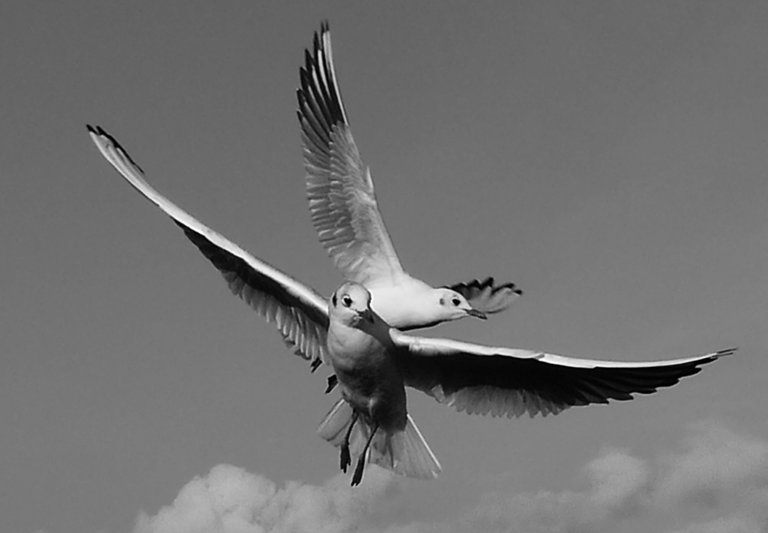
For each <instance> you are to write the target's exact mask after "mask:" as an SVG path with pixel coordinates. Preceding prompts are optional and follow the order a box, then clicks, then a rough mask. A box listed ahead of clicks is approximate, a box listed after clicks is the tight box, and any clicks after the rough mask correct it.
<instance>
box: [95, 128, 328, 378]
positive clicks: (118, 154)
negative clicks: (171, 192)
mask: <svg viewBox="0 0 768 533" xmlns="http://www.w3.org/2000/svg"><path fill="white" fill-rule="evenodd" d="M88 131H89V133H90V135H91V139H92V140H93V142H94V143H95V144H96V146H97V147H98V149H99V151H100V152H101V154H102V155H103V156H104V157H105V158H106V159H107V161H109V163H110V164H111V165H112V166H113V167H114V168H115V170H117V171H118V172H119V173H120V175H121V176H123V178H125V179H126V180H127V181H128V182H129V183H130V184H131V185H132V186H133V187H134V188H135V189H136V190H138V191H139V192H140V193H141V194H142V195H143V196H144V197H145V198H147V199H148V200H149V201H150V202H152V203H153V204H155V205H156V206H157V207H159V208H160V209H161V210H162V211H163V212H164V213H165V214H166V215H168V216H169V217H171V219H173V221H174V222H175V223H176V224H178V225H179V226H180V227H181V229H182V230H184V234H185V235H186V236H187V237H188V238H189V239H190V240H191V241H192V242H193V243H194V244H195V246H197V247H198V249H199V250H200V251H201V252H202V253H203V255H205V257H207V258H208V260H209V261H211V263H213V265H214V266H215V267H216V268H217V269H219V271H220V272H221V274H222V275H223V276H224V279H225V280H226V281H227V284H228V285H229V288H230V289H231V290H232V292H233V293H234V294H235V295H237V296H239V297H240V298H242V299H243V300H244V301H245V302H246V303H248V305H250V306H251V307H252V308H253V309H254V310H256V311H257V312H258V313H259V314H260V315H261V316H262V317H264V318H265V319H266V320H267V321H268V322H272V323H274V324H275V325H277V327H278V329H279V331H280V334H281V335H282V337H283V340H285V342H286V343H287V344H288V345H289V346H292V347H293V348H294V349H295V351H296V354H297V355H300V356H302V357H304V358H305V359H309V360H312V362H313V368H315V366H316V365H317V364H319V362H320V361H322V360H325V359H326V357H325V338H326V332H327V329H328V310H327V304H326V301H325V299H324V298H323V297H322V296H320V295H319V294H318V293H317V292H315V291H314V290H312V289H310V288H309V287H307V286H305V285H303V284H302V283H299V282H298V281H296V280H295V279H293V278H291V277H290V276H288V275H286V274H284V273H283V272H280V271H279V270H277V269H276V268H274V267H272V266H270V265H268V264H267V263H265V262H264V261H261V260H259V259H256V258H255V257H253V256H252V255H251V254H249V253H248V252H246V251H245V250H243V249H242V248H240V247H239V246H238V245H236V244H235V243H233V242H231V241H229V240H228V239H227V238H226V237H224V236H222V235H220V234H219V233H217V232H215V231H213V230H212V229H210V228H208V227H207V226H205V225H204V224H203V223H201V222H199V221H198V220H197V219H195V218H194V217H192V216H191V215H190V214H188V213H187V212H186V211H184V210H183V209H181V208H180V207H178V206H177V205H175V204H174V203H173V202H171V201H170V200H168V199H167V198H165V197H164V196H163V195H161V194H160V193H159V192H157V191H156V190H155V189H154V188H153V187H152V186H150V185H149V184H148V183H147V182H146V181H145V180H144V172H143V171H142V170H141V168H140V167H139V166H138V165H137V164H136V163H134V162H133V160H132V159H131V157H130V156H129V155H128V153H127V152H126V151H125V150H124V149H123V148H122V147H121V146H120V144H118V142H117V141H116V140H115V139H114V138H113V137H112V136H111V135H109V134H108V133H107V132H106V131H104V130H103V129H101V128H100V127H96V128H93V127H91V126H88Z"/></svg>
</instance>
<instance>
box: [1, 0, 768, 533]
mask: <svg viewBox="0 0 768 533" xmlns="http://www.w3.org/2000/svg"><path fill="white" fill-rule="evenodd" d="M1 11H2V14H1V16H0V50H2V52H0V71H1V72H2V73H3V76H2V83H0V97H2V101H3V103H4V105H3V106H2V112H1V113H2V120H0V146H1V147H2V148H0V172H2V175H3V179H2V182H1V183H2V194H1V195H0V198H2V209H0V239H1V240H0V242H1V243H2V247H3V250H4V251H5V253H4V254H3V260H2V261H0V279H3V280H5V281H4V284H3V291H2V295H3V303H4V305H2V307H0V313H1V316H0V324H1V325H0V333H1V334H0V358H2V367H3V371H2V372H1V373H0V479H1V480H2V484H1V485H2V487H1V488H0V530H2V531H9V532H18V533H35V532H38V531H44V532H46V533H131V532H134V531H135V532H137V533H149V532H152V533H160V532H163V533H165V532H169V533H170V532H172V531H174V532H190V531H212V530H215V531H222V532H227V533H229V532H234V531H238V532H240V531H242V532H253V531H270V530H275V531H286V530H303V529H304V528H308V529H309V530H315V531H317V530H320V526H323V527H327V528H328V529H327V530H328V531H345V530H350V531H351V530H353V529H355V528H357V529H359V530H363V531H376V532H389V533H395V532H399V533H405V532H414V533H415V532H425V531H427V532H432V531H445V530H447V531H464V530H475V531H566V530H568V531H611V532H636V531H637V532H640V531H642V532H646V531H651V530H652V531H669V532H671V531H679V532H683V531H694V530H695V531H704V532H706V531H718V532H723V531H726V532H727V531H761V529H759V528H760V527H762V528H765V527H766V524H768V511H766V509H768V483H767V482H766V480H767V479H768V426H766V422H765V407H766V406H767V405H768V391H767V390H766V388H765V386H764V380H765V376H766V375H768V359H767V358H766V348H767V347H768V327H766V325H765V323H766V318H767V317H768V268H767V267H766V265H768V214H766V209H765V204H766V201H768V181H766V179H765V173H766V169H768V146H766V138H768V99H767V97H766V95H768V69H767V68H766V64H768V34H766V32H765V28H766V25H767V24H768V5H767V4H766V3H765V2H757V1H755V2H748V1H744V2H729V3H725V2H703V1H689V2H668V1H665V2H661V1H647V2H630V1H625V2H583V3H573V2H566V1H563V2H546V3H545V2H538V1H528V2H514V3H513V2H499V3H491V2H479V3H478V2H466V3H459V2H440V3H431V4H427V3H426V2H424V3H415V2H387V3H378V4H374V3H352V2H348V3H346V2H311V3H310V2H307V3H305V4H301V3H297V2H283V3H280V4H278V3H276V2H275V3H269V4H268V3H264V2H250V3H226V4H224V3H219V4H216V5H214V4H213V3H210V2H203V1H194V2H185V3H181V2H130V3H126V2H95V1H93V2H85V1H78V2H60V3H54V2H33V1H29V2H28V1H23V2H22V1H11V2H4V3H3V7H2V10H1ZM323 19H328V20H329V21H330V24H331V29H332V32H333V44H334V54H335V55H334V57H335V61H336V67H337V72H338V76H339V83H340V85H341V90H342V93H343V95H344V100H345V103H346V107H347V111H348V114H349V118H350V122H351V125H352V128H353V131H354V134H355V138H356V140H357V143H358V146H359V148H360V150H361V153H362V155H363V158H364V159H365V161H366V162H367V163H368V164H369V165H370V166H371V170H372V173H373V177H374V180H375V181H376V187H377V193H378V198H379V203H380V206H381V209H382V212H383V215H384V217H385V220H386V222H387V225H388V228H389V231H390V233H391V235H392V238H393V240H394V242H395V246H396V247H397V249H398V252H399V255H400V258H401V260H402V262H403V264H404V265H405V266H406V268H407V269H408V270H409V271H410V272H412V273H413V274H415V275H417V276H419V277H421V278H423V279H426V280H429V281H431V282H433V283H434V284H441V283H449V282H457V281H464V280H468V279H471V278H473V277H482V276H485V275H489V274H491V275H495V276H496V277H497V279H499V280H511V281H515V282H517V283H518V284H519V286H520V287H521V288H522V289H524V290H525V291H526V292H525V295H524V296H523V298H521V299H520V300H519V301H518V302H516V303H515V305H514V307H513V308H512V309H510V310H509V311H507V312H506V313H504V314H502V315H498V316H497V317H495V318H494V319H493V320H488V321H487V322H482V323H481V322H479V321H463V322H461V323H454V324H450V325H446V326H442V327H440V328H437V329H435V330H434V331H432V332H431V333H432V334H436V335H445V336H450V337H458V338H462V339H467V340H475V341H479V342H483V343H488V344H498V345H509V346H515V347H524V348H534V349H541V350H547V351H550V352H555V353H562V354H566V355H574V356H580V357H591V358H605V359H621V360H651V359H661V358H668V357H680V356H686V355H694V354H698V353H706V352H709V351H713V350H716V349H720V348H726V347H729V346H732V345H737V346H739V347H740V348H741V350H740V351H739V352H738V353H737V355H736V356H734V357H732V358H730V359H728V360H724V361H720V362H718V363H716V364H714V365H711V366H709V367H706V368H704V370H703V371H702V372H701V373H700V374H698V375H696V376H694V377H692V378H689V379H686V380H684V381H683V382H682V383H681V384H679V385H677V386H676V387H673V388H671V389H666V390H663V391H662V392H660V393H657V394H655V395H653V396H648V397H642V398H639V399H637V400H635V401H633V402H629V403H620V404H613V405H611V406H607V407H606V406H597V407H589V408H577V409H572V410H569V411H566V412H565V413H563V414H561V415H559V416H557V417H549V418H547V419H541V418H537V419H534V420H529V419H520V420H506V419H492V418H481V417H470V416H468V415H465V414H458V413H456V412H454V411H453V410H452V409H451V408H449V407H446V406H441V405H438V404H436V403H435V402H434V401H433V400H431V399H429V398H426V397H423V396H420V395H418V394H417V393H414V392H413V391H412V392H411V393H410V395H409V409H410V412H411V414H412V415H413V417H414V419H415V420H416V422H417V423H418V425H419V427H420V428H421V430H422V432H423V434H424V436H425V438H426V439H427V440H428V442H429V443H430V444H431V446H432V448H433V450H434V451H435V453H436V455H437V456H438V458H439V459H440V461H441V462H442V464H443V466H444V472H443V474H442V475H441V476H440V478H439V479H438V480H437V481H434V482H421V481H410V480H408V481H402V480H398V479H396V480H393V479H391V478H390V477H388V476H386V475H384V474H382V473H380V472H379V473H375V469H371V470H370V472H369V473H368V474H367V477H366V481H365V483H364V485H363V487H362V488H361V489H360V490H358V491H352V492H350V491H348V490H347V488H346V485H347V483H348V480H346V479H345V478H340V477H338V476H337V464H338V456H337V452H336V450H335V449H333V448H331V447H330V446H328V444H327V443H325V442H324V441H322V439H320V438H319V437H317V436H316V435H315V433H314V432H315V427H316V426H317V424H318V422H319V421H320V419H321V418H322V416H323V415H324V414H325V412H326V411H327V409H328V408H329V407H330V406H331V404H332V403H333V398H332V397H329V396H324V395H323V393H322V392H323V388H324V384H325V383H324V378H325V375H326V372H325V371H321V372H319V375H310V374H309V372H308V368H307V365H306V363H304V362H303V361H301V360H300V359H298V358H297V357H295V356H292V355H291V353H290V352H289V351H288V350H287V349H285V347H284V346H283V344H282V342H281V340H280V338H279V335H278V334H277V333H276V332H275V330H274V328H273V327H272V326H271V325H267V324H265V323H264V322H263V321H262V320H261V319H260V318H259V317H258V316H256V315H255V314H254V313H253V312H251V311H250V310H249V308H248V307H247V306H246V305H244V304H243V303H242V302H240V301H238V300H237V299H236V298H233V297H232V296H231V295H230V294H229V291H228V290H227V288H226V285H225V283H224V281H223V280H222V279H221V278H220V276H219V274H218V272H216V271H215V269H214V268H213V267H212V266H211V265H210V264H209V263H208V262H207V261H206V260H205V259H204V258H203V257H202V256H201V255H200V254H199V252H198V251H197V250H196V249H195V248H194V246H192V245H191V244H190V243H189V242H188V241H187V240H186V239H185V238H184V236H183V234H182V233H181V232H180V231H179V230H178V228H176V227H175V226H174V225H173V224H172V223H171V222H170V221H169V219H168V218H167V217H165V216H164V215H162V214H161V213H160V212H159V211H158V210H157V209H155V208H153V207H152V206H151V205H150V204H149V203H147V202H145V201H143V200H142V199H141V198H140V197H139V196H138V195H137V194H136V193H135V192H133V191H132V190H131V189H130V187H128V186H127V185H126V184H125V183H124V182H122V180H121V179H120V178H119V176H118V175H117V174H116V173H115V172H114V171H113V170H112V169H111V168H109V166H108V164H107V163H106V162H105V161H104V160H103V159H102V158H101V156H100V155H99V153H98V151H97V150H96V148H95V147H93V146H92V145H91V143H90V141H89V139H88V136H87V134H86V131H85V127H84V125H85V123H86V122H90V123H94V124H99V125H101V126H103V127H104V128H106V129H107V130H108V131H109V132H110V133H112V134H114V135H115V136H116V137H117V138H118V139H119V140H120V141H121V142H122V143H123V145H124V146H125V147H126V148H127V149H128V150H129V152H130V153H131V155H132V156H133V157H134V158H135V159H136V160H137V161H138V162H139V164H140V165H141V166H142V167H143V168H144V169H145V170H146V171H147V174H148V179H149V180H150V182H151V183H152V184H153V185H154V186H156V187H157V188H158V189H159V190H160V191H162V192H163V193H164V194H166V195H167V196H168V197H169V198H171V199H172V200H174V201H175V202H177V203H178V204H180V205H181V206H182V207H184V208H185V209H187V210H188V211H190V212H191V213H192V214H194V215H195V216H197V217H198V218H199V219H200V220H202V221H203V222H205V223H207V224H208V225H210V226H212V227H213V228H215V229H217V230H218V231H220V232H222V233H224V234H225V235H227V236H228V237H229V238H231V239H232V240H234V241H235V242H238V243H239V244H240V245H242V246H243V247H244V248H246V249H248V250H250V251H251V252H252V253H254V254H255V255H256V256H258V257H261V258H263V259H265V260H267V261H269V262H270V263H272V264H274V265H276V266H278V267H279V268H281V269H283V270H284V271H286V272H287V273H289V274H291V275H293V276H295V277H297V278H298V279H300V280H303V281H304V282H306V283H308V284H309V285H311V286H313V287H315V288H316V289H318V290H319V291H321V292H322V293H325V294H329V293H330V292H331V291H332V290H333V289H334V288H335V287H336V286H337V285H338V284H339V283H340V282H341V278H340V276H339V275H338V273H336V272H335V271H334V269H333V266H332V264H331V261H330V260H329V259H328V258H327V257H326V256H325V253H324V251H323V250H322V248H321V246H320V245H319V244H318V242H317V239H316V236H315V234H314V231H313V229H312V227H311V224H310V221H309V216H308V213H307V209H306V205H305V200H304V193H303V187H304V183H303V169H302V163H301V152H300V148H299V133H298V124H297V120H296V117H295V108H296V99H295V88H296V86H297V84H298V68H299V66H300V65H301V63H302V61H303V51H304V48H305V47H306V46H308V45H309V44H310V43H311V37H312V32H313V31H315V30H316V29H317V28H318V27H319V23H320V21H321V20H323ZM308 524H309V526H308Z"/></svg>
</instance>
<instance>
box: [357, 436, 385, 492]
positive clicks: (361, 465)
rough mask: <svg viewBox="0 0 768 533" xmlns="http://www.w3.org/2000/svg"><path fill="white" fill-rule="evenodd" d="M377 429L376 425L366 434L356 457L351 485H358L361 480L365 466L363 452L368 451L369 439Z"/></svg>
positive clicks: (370, 439) (371, 438)
mask: <svg viewBox="0 0 768 533" xmlns="http://www.w3.org/2000/svg"><path fill="white" fill-rule="evenodd" d="M377 429H379V426H378V425H376V426H374V427H373V429H372V430H371V434H370V435H369V436H368V440H367V441H366V442H365V447H364V448H363V453H361V454H360V457H358V459H357V466H356V467H355V473H354V474H353V475H352V486H353V487H354V486H355V485H359V484H360V482H361V481H362V480H363V469H364V468H365V454H366V452H367V451H368V447H369V446H370V445H371V441H372V440H373V436H374V435H375V434H376V430H377Z"/></svg>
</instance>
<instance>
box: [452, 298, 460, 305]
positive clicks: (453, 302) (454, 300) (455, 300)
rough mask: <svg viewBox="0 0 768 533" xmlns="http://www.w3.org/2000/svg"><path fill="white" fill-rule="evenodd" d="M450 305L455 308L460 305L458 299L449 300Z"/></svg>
mask: <svg viewBox="0 0 768 533" xmlns="http://www.w3.org/2000/svg"><path fill="white" fill-rule="evenodd" d="M451 303H452V304H453V305H455V306H456V307H458V306H459V305H460V304H461V300H459V299H458V298H454V299H453V300H451Z"/></svg>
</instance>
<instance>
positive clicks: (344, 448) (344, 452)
mask: <svg viewBox="0 0 768 533" xmlns="http://www.w3.org/2000/svg"><path fill="white" fill-rule="evenodd" d="M340 455H341V457H340V458H339V463H340V464H339V466H341V471H342V472H344V473H345V474H346V473H347V467H349V465H351V464H352V458H351V457H350V455H349V444H347V443H346V442H345V443H343V444H342V445H341V454H340Z"/></svg>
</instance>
